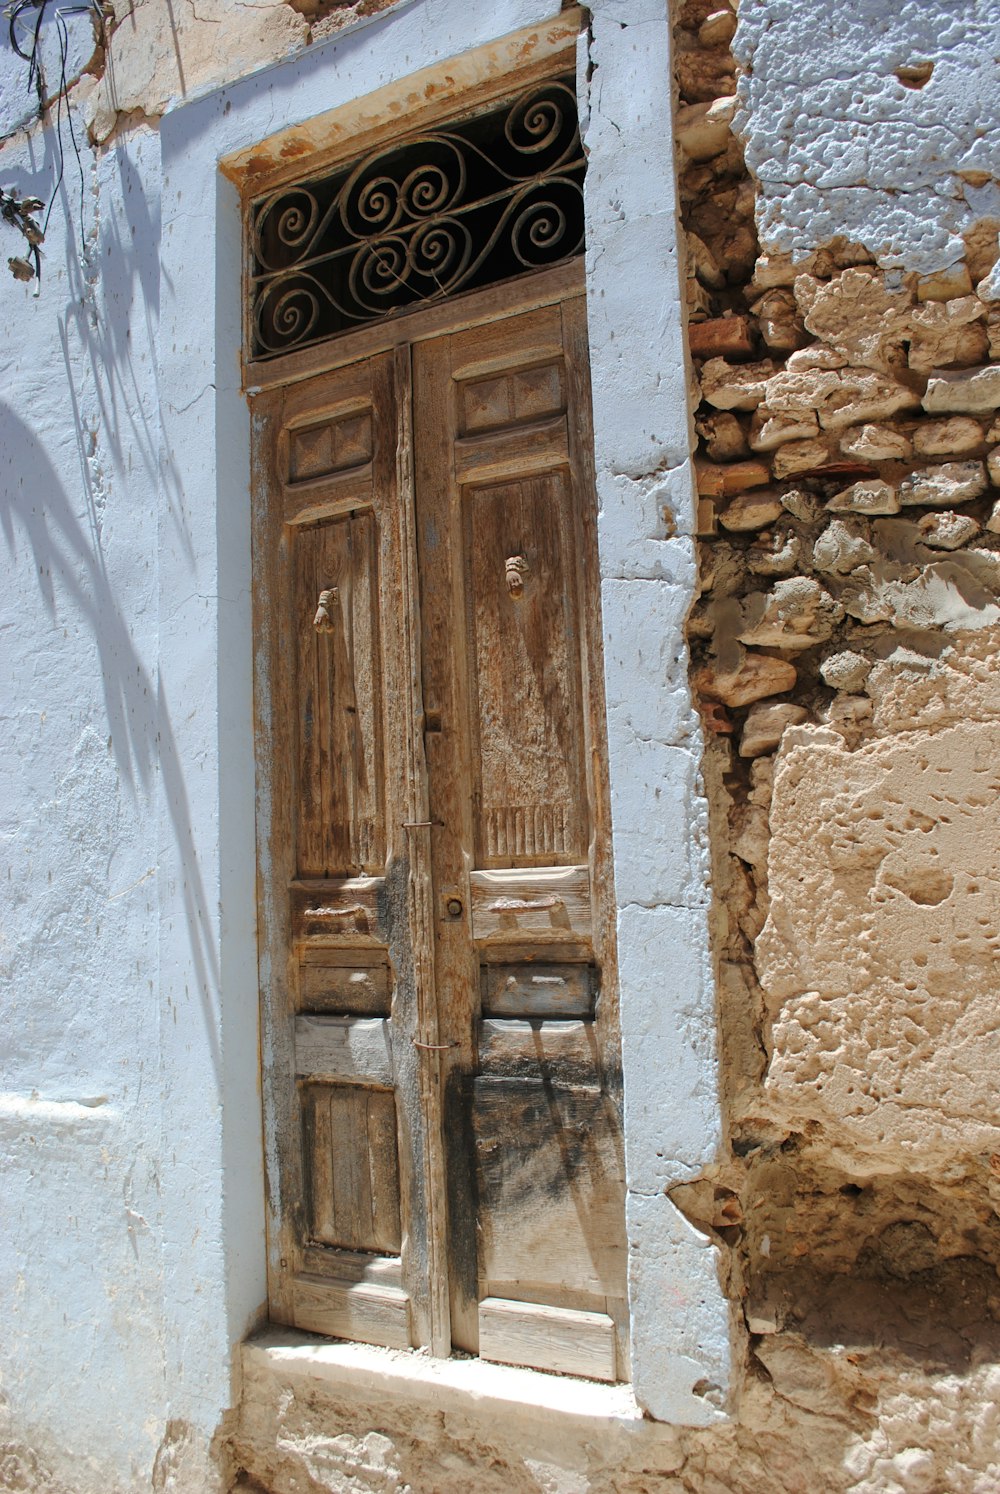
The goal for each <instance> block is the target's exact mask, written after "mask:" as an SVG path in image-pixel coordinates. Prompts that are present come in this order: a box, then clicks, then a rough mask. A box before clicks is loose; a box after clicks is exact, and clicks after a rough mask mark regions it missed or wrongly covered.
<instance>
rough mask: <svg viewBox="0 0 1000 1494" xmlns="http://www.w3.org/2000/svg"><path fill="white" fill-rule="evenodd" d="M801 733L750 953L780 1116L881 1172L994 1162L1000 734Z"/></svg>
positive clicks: (790, 754)
mask: <svg viewBox="0 0 1000 1494" xmlns="http://www.w3.org/2000/svg"><path fill="white" fill-rule="evenodd" d="M925 662H926V663H927V664H928V666H929V664H930V661H925ZM925 672H926V671H925ZM960 708H961V707H960V706H959V709H960ZM796 735H797V743H796V745H794V746H791V747H786V748H785V749H784V751H783V752H782V754H781V756H780V758H779V759H778V765H777V771H776V773H775V784H774V795H773V799H772V803H771V809H770V820H771V831H772V837H771V846H770V853H769V862H768V889H769V894H770V900H771V902H770V912H769V915H768V920H767V923H766V925H765V928H764V930H763V932H762V934H761V936H760V938H759V939H758V941H757V948H756V960H757V970H758V974H759V977H760V980H761V983H762V986H763V989H764V992H765V996H766V998H767V1001H768V1005H769V1007H770V1010H771V1012H772V1015H773V1018H774V1026H773V1034H774V1039H773V1040H774V1046H773V1053H772V1057H771V1061H770V1067H769V1070H768V1076H767V1085H766V1092H767V1095H768V1097H769V1104H770V1107H771V1109H772V1111H773V1112H774V1113H775V1115H776V1116H778V1117H780V1119H781V1123H782V1124H783V1125H788V1126H793V1127H796V1128H799V1127H803V1126H806V1125H808V1124H810V1122H818V1123H819V1125H820V1126H821V1127H824V1126H825V1127H828V1128H829V1129H828V1130H827V1140H828V1141H829V1143H830V1144H831V1146H832V1147H833V1150H834V1153H835V1155H837V1156H839V1158H840V1159H841V1160H846V1159H848V1158H850V1159H852V1160H853V1162H854V1163H855V1164H857V1162H858V1161H859V1160H861V1159H864V1161H865V1163H866V1164H867V1165H872V1166H875V1167H877V1168H879V1169H882V1170H891V1169H892V1168H894V1167H899V1168H911V1169H912V1170H914V1171H916V1172H937V1171H938V1170H939V1169H940V1168H941V1167H942V1166H943V1165H947V1163H948V1162H949V1161H950V1159H952V1158H954V1157H956V1156H959V1155H969V1154H975V1153H981V1152H987V1151H992V1152H995V1151H997V1150H1000V1122H998V1119H997V1112H996V1084H995V1074H996V1036H995V1034H996V1010H995V1008H996V995H995V992H996V965H997V958H998V953H1000V881H998V879H996V878H995V877H993V876H992V875H985V874H984V869H986V868H992V867H996V866H997V865H1000V821H998V819H997V816H996V815H994V814H991V813H984V806H986V805H988V804H991V803H992V802H993V800H994V798H995V779H996V763H997V761H998V759H1000V722H998V721H996V720H992V721H966V722H962V723H960V724H956V725H952V726H947V727H943V728H942V729H940V730H938V731H927V730H916V731H911V732H910V733H909V735H908V736H907V739H906V750H905V751H901V750H900V744H899V742H898V740H895V739H892V738H889V739H886V740H879V741H873V742H867V743H862V744H861V745H859V746H858V747H856V748H855V750H854V751H850V750H848V748H847V747H846V745H845V744H843V743H836V744H835V743H834V742H832V741H831V740H830V739H829V738H828V737H827V736H826V735H823V734H821V733H820V732H819V731H816V730H813V729H810V728H807V727H799V728H797V732H796Z"/></svg>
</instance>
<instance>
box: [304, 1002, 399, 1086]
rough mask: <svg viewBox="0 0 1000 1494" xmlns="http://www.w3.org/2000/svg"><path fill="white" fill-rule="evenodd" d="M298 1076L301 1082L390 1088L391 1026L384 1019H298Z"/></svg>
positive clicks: (391, 1069) (391, 1074)
mask: <svg viewBox="0 0 1000 1494" xmlns="http://www.w3.org/2000/svg"><path fill="white" fill-rule="evenodd" d="M295 1072H296V1074H297V1076H298V1077H299V1078H300V1079H314V1078H327V1079H349V1080H351V1081H352V1082H353V1083H355V1084H382V1085H389V1086H391V1084H392V1082H393V1077H394V1075H393V1067H392V1033H391V1023H389V1022H388V1021H386V1020H385V1018H383V1017H296V1019H295Z"/></svg>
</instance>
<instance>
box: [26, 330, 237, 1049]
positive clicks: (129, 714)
mask: <svg viewBox="0 0 1000 1494" xmlns="http://www.w3.org/2000/svg"><path fill="white" fill-rule="evenodd" d="M85 315H86V313H85V312H80V313H79V314H78V316H79V318H80V319H83V318H84V317H85ZM81 331H82V334H83V339H82V340H83V341H84V345H85V346H87V347H88V350H89V352H90V356H91V360H92V363H93V366H94V367H95V368H100V367H101V366H102V365H101V363H100V360H101V358H102V357H105V356H113V353H112V352H110V351H109V352H108V353H105V352H103V351H102V349H101V347H100V341H101V338H103V337H105V336H113V334H111V333H107V332H105V333H101V334H100V336H99V337H98V338H94V339H91V337H90V336H89V331H90V329H89V328H86V327H84V328H81ZM63 346H64V349H67V348H68V340H67V336H66V328H65V327H64V328H63ZM67 367H69V363H68V357H67ZM68 392H69V397H70V400H71V401H72V408H73V413H74V416H75V417H76V418H75V419H74V422H73V426H74V430H75V431H76V435H77V441H78V443H79V445H80V459H81V467H82V469H83V471H84V474H85V483H86V495H87V497H86V520H85V521H84V520H82V519H81V518H80V517H78V515H77V513H76V512H74V509H73V506H72V505H71V503H70V501H69V499H68V497H67V495H66V492H65V490H64V488H63V486H62V484H61V482H60V480H59V476H58V474H57V472H56V470H55V468H54V467H53V465H52V463H51V461H50V460H49V457H48V455H47V453H46V451H45V449H44V447H43V445H42V444H41V442H40V441H39V440H38V437H37V436H36V435H35V434H34V432H33V431H32V430H31V429H30V428H29V427H28V426H27V425H26V424H25V423H24V421H23V420H22V419H21V418H20V416H18V415H17V414H15V413H14V411H12V410H11V409H10V408H9V406H8V405H6V404H4V403H2V402H0V474H2V478H0V532H2V534H3V537H4V541H5V543H6V547H7V551H8V555H9V557H10V564H11V565H12V567H16V566H17V564H18V554H19V550H20V545H19V538H21V539H23V540H26V541H27V543H28V545H29V546H30V549H31V555H32V559H33V562H34V569H35V574H36V576H37V578H38V587H39V591H40V595H41V600H42V604H43V606H44V608H45V611H46V612H47V613H48V615H49V617H50V619H51V621H52V624H53V627H56V626H58V625H59V624H60V622H61V620H62V619H61V616H60V614H61V613H65V612H67V611H69V610H71V609H72V610H73V611H75V613H76V615H77V616H78V617H79V619H80V621H81V623H82V624H83V626H84V627H85V628H86V629H87V630H88V631H89V632H90V634H91V636H92V638H93V641H94V645H95V647H96V651H97V658H98V662H99V666H100V676H101V684H102V689H103V694H104V705H105V711H106V714H107V721H108V732H109V736H110V740H111V747H112V751H113V753H114V757H115V762H116V765H117V769H118V773H119V775H120V778H121V780H122V782H123V783H124V784H125V785H127V786H128V789H129V790H130V792H131V793H132V795H133V797H134V798H135V799H136V800H142V799H146V800H147V801H151V800H152V799H153V797H154V795H155V792H156V780H157V776H158V775H159V776H160V777H161V778H162V790H163V794H164V797H165V801H166V804H167V806H168V808H169V813H170V818H171V823H172V827H173V834H174V839H175V841H176V844H177V847H178V849H179V852H180V856H181V860H182V863H183V866H184V868H185V883H184V886H185V911H186V917H187V925H188V934H189V938H190V942H191V948H192V951H193V955H194V959H195V962H196V968H197V971H198V981H199V989H200V992H201V999H202V1002H203V1005H204V1009H205V1029H206V1037H207V1039H208V1043H209V1045H210V1047H211V1052H212V1060H213V1064H214V1067H215V1072H216V1074H217V1075H218V1074H219V1070H220V1065H219V1051H218V1036H217V1016H216V1012H215V1007H216V1004H217V1001H218V994H219V967H218V959H217V955H216V951H215V947H214V940H213V934H212V928H211V919H210V916H209V905H208V900H207V898H206V894H205V888H204V885H203V883H202V878H201V872H200V868H199V866H198V861H197V856H196V853H195V846H194V838H193V835H192V827H191V818H190V812H189V808H188V798H187V789H186V786H185V783H184V776H183V772H182V769H181V764H180V760H179V757H178V753H177V748H176V744H175V739H174V734H173V729H172V725H171V712H170V705H169V702H168V701H167V699H166V697H165V695H164V694H163V692H162V690H161V689H159V688H158V685H157V682H156V681H155V680H154V679H153V678H152V676H151V674H150V671H149V668H148V666H147V664H146V663H145V662H144V660H143V659H142V657H141V655H140V653H139V650H138V648H137V647H136V644H135V642H134V640H133V638H132V636H131V634H130V631H129V627H128V625H127V623H126V621H125V618H124V617H123V615H122V610H121V607H120V606H119V603H118V600H117V599H116V596H115V591H114V586H113V584H112V581H111V579H110V577H109V575H108V571H107V568H106V565H105V557H104V552H103V548H102V542H101V522H102V513H101V506H100V503H99V502H98V501H97V500H96V497H95V492H94V486H93V481H92V473H91V468H90V459H91V457H92V455H93V452H92V451H90V450H88V446H89V444H90V441H91V440H92V439H93V436H92V435H90V434H88V432H87V430H86V428H85V427H84V426H83V425H82V424H81V423H80V420H79V402H78V399H77V390H76V387H75V385H74V380H73V377H72V376H70V377H69V378H68ZM116 418H117V416H116V413H115V408H114V400H113V397H112V398H110V399H109V401H108V402H107V403H106V402H105V401H104V400H102V421H114V420H115V419H116ZM105 428H107V427H105ZM148 434H149V433H148V431H147V432H146V435H147V436H148ZM145 449H146V450H147V451H149V452H150V453H152V450H153V448H152V444H151V443H149V445H148V446H147V447H146V448H145ZM118 454H119V455H120V452H119V453H118ZM22 554H23V552H22ZM84 669H85V661H84V660H83V659H81V660H80V671H81V677H82V674H83V670H84Z"/></svg>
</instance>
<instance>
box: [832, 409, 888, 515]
mask: <svg viewBox="0 0 1000 1494" xmlns="http://www.w3.org/2000/svg"><path fill="white" fill-rule="evenodd" d="M866 429H869V430H870V429H871V427H870V426H869V427H866ZM826 506H827V508H828V509H829V511H830V513H832V514H844V513H855V514H898V513H899V497H898V495H897V493H896V489H895V488H894V487H892V485H891V484H890V483H887V482H882V481H881V480H880V479H879V478H869V479H868V480H866V481H864V482H852V483H851V485H850V487H849V488H843V489H842V490H841V491H840V492H839V493H835V494H834V495H833V497H832V498H831V499H830V501H829V503H828V504H827V505H826Z"/></svg>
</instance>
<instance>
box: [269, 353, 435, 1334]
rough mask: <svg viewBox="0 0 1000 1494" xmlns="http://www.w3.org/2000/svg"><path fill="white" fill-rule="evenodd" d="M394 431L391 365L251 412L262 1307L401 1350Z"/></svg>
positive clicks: (428, 1311)
mask: <svg viewBox="0 0 1000 1494" xmlns="http://www.w3.org/2000/svg"><path fill="white" fill-rule="evenodd" d="M408 422H409V362H408V353H404V355H403V356H402V357H400V356H399V355H398V354H393V353H391V352H387V353H383V354H380V355H378V356H377V357H373V358H369V359H367V360H365V361H364V362H362V363H359V364H356V365H353V366H351V367H349V368H346V369H343V370H340V371H338V372H335V373H330V374H326V375H323V376H321V377H319V378H315V379H312V380H310V381H308V382H306V383H302V384H298V385H293V386H291V387H289V388H287V389H285V390H277V391H274V392H272V393H270V394H266V395H262V396H260V397H258V398H257V399H256V400H255V402H254V437H255V439H254V453H255V464H256V471H255V478H256V483H255V486H256V488H257V491H258V492H260V493H263V494H265V495H266V501H264V502H262V503H261V504H260V505H259V515H258V523H257V524H256V526H255V532H254V576H255V608H256V618H255V626H256V634H257V640H258V660H257V694H258V701H257V722H258V743H257V753H258V764H259V773H258V778H259V782H260V785H261V788H260V795H261V803H260V805H259V811H258V817H259V839H260V841H261V854H260V862H261V866H260V871H261V875H260V879H259V888H260V895H259V911H260V921H261V929H260V935H261V938H260V944H261V981H262V992H263V997H264V1000H263V1013H264V1024H263V1025H264V1053H263V1059H264V1070H265V1082H266V1083H268V1085H269V1087H270V1111H271V1114H272V1115H273V1125H272V1126H271V1128H270V1135H269V1150H270V1156H269V1158H268V1164H269V1165H268V1188H269V1203H270V1229H269V1290H270V1301H271V1311H272V1315H273V1316H274V1317H276V1318H278V1319H279V1320H281V1321H285V1322H290V1323H293V1324H295V1325H296V1326H297V1327H300V1328H306V1329H311V1330H314V1331H316V1332H320V1333H328V1334H332V1335H336V1336H341V1337H350V1338H356V1339H362V1340H366V1341H369V1342H373V1343H381V1344H387V1345H391V1346H395V1347H400V1348H404V1347H407V1346H409V1345H411V1344H414V1343H418V1344H419V1343H426V1342H430V1341H431V1339H432V1337H433V1333H432V1327H431V1318H432V1301H431V1286H430V1280H431V1272H430V1262H429V1251H430V1246H429V1237H430V1222H431V1221H432V1220H433V1217H434V1206H433V1203H432V1202H431V1197H432V1195H433V1193H434V1189H435V1184H434V1182H433V1178H434V1169H435V1162H434V1144H433V1141H432V1139H431V1138H432V1135H436V1134H437V1132H438V1131H439V1123H438V1122H437V1121H436V1120H435V1112H434V1105H433V1097H431V1098H430V1100H428V1097H427V1096H426V1095H425V1094H424V1093H423V1087H424V1085H425V1076H424V1075H423V1074H422V1072H421V1063H420V1058H419V1050H418V1049H417V1048H416V1046H415V1043H416V1042H417V1041H420V1040H421V1039H422V1038H424V1037H425V1036H426V1031H425V1028H426V1024H427V1022H428V1021H429V1022H430V1027H429V1029H427V1030H429V1031H430V1032H431V1034H432V1035H433V1033H434V1032H435V1031H436V1026H435V1023H434V1012H433V986H432V982H429V981H428V980H427V978H426V974H424V975H423V977H422V978H421V970H420V957H419V946H420V945H421V944H422V945H424V946H426V945H427V943H428V939H427V936H426V934H425V933H422V931H421V924H420V920H419V918H416V917H415V916H414V905H415V890H416V888H417V886H418V879H419V876H420V867H419V855H418V856H417V858H416V864H414V858H413V857H412V856H411V854H410V852H411V846H410V845H409V843H408V837H410V836H411V835H412V833H413V832H412V829H411V827H412V825H413V823H414V821H417V820H420V819H426V813H425V812H424V804H425V799H424V797H422V796H421V784H422V782H423V781H424V778H423V772H422V765H421V764H420V762H419V761H417V760H415V759H414V752H419V746H420V744H419V736H418V734H416V728H417V722H416V717H415V712H416V711H417V709H418V707H419V690H418V689H417V688H415V683H418V682H416V679H415V672H414V669H415V664H414V659H413V657H412V648H411V646H410V640H411V639H412V638H413V636H414V634H415V631H416V623H415V621H414V619H412V618H410V617H409V616H408V614H407V604H406V600H405V598H406V596H407V595H414V594H415V593H414V588H413V587H412V586H409V587H408V586H407V584H406V577H407V573H408V568H407V559H406V555H407V543H408V540H407V536H408V535H409V544H410V549H411V551H412V511H410V518H409V519H408V516H407V503H408V502H410V504H411V505H412V483H411V482H410V481H409V476H408V469H407V467H406V464H405V452H404V450H403V444H404V441H403V439H401V438H405V432H406V430H407V428H408ZM421 992H423V993H424V996H425V1004H424V1006H423V1007H422V1005H421ZM427 1002H429V1003H430V1013H429V1015H428V1011H427V1008H426V1003H427ZM441 1186H442V1185H441V1183H440V1181H438V1183H437V1184H436V1187H437V1190H438V1191H440V1189H441ZM439 1337H440V1335H439Z"/></svg>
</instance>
